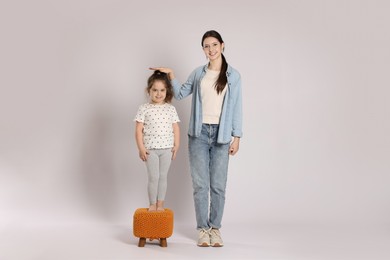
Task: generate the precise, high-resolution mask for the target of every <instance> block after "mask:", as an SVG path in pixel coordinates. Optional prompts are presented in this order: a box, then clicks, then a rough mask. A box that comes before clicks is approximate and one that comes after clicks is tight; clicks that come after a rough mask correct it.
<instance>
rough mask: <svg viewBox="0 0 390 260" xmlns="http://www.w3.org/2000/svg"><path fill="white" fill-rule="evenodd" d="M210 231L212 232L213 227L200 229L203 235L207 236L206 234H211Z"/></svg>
mask: <svg viewBox="0 0 390 260" xmlns="http://www.w3.org/2000/svg"><path fill="white" fill-rule="evenodd" d="M210 232H211V228H210V229H204V228H202V229H201V230H200V233H201V234H202V237H203V236H205V235H207V236H209V235H210Z"/></svg>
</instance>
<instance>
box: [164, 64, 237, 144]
mask: <svg viewBox="0 0 390 260" xmlns="http://www.w3.org/2000/svg"><path fill="white" fill-rule="evenodd" d="M206 69H207V65H204V66H200V67H198V68H196V69H195V70H194V71H193V72H192V73H191V74H190V76H189V77H188V79H187V81H186V82H185V83H184V84H181V83H180V82H179V81H178V80H177V79H176V78H174V79H173V80H172V81H171V83H172V86H173V92H174V96H175V98H176V99H177V100H181V99H183V98H185V97H187V96H189V95H190V94H193V95H192V104H191V116H190V126H189V129H188V135H190V136H193V137H198V136H200V132H201V130H202V98H201V93H200V91H201V90H200V82H201V80H202V78H203V77H204V75H205V74H206ZM226 75H227V81H228V86H227V90H226V94H225V97H224V100H223V104H222V111H221V117H220V122H219V130H218V139H217V142H218V143H221V144H226V143H230V142H231V140H232V136H236V137H242V94H241V75H240V73H239V72H238V71H237V70H235V69H234V68H232V67H231V66H230V65H228V69H227V71H226Z"/></svg>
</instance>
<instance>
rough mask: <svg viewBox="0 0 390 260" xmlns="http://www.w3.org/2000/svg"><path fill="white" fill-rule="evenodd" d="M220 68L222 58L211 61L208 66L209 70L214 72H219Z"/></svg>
mask: <svg viewBox="0 0 390 260" xmlns="http://www.w3.org/2000/svg"><path fill="white" fill-rule="evenodd" d="M221 67H222V58H219V59H216V60H211V61H210V62H209V65H208V68H209V70H215V71H221Z"/></svg>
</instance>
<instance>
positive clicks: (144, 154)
mask: <svg viewBox="0 0 390 260" xmlns="http://www.w3.org/2000/svg"><path fill="white" fill-rule="evenodd" d="M148 155H149V152H148V150H146V149H142V150H139V158H141V160H142V161H144V162H145V161H146V160H147V159H148Z"/></svg>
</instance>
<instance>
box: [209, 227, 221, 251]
mask: <svg viewBox="0 0 390 260" xmlns="http://www.w3.org/2000/svg"><path fill="white" fill-rule="evenodd" d="M210 244H211V246H213V247H221V246H223V241H222V238H221V233H220V232H219V229H215V228H213V229H211V231H210Z"/></svg>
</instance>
